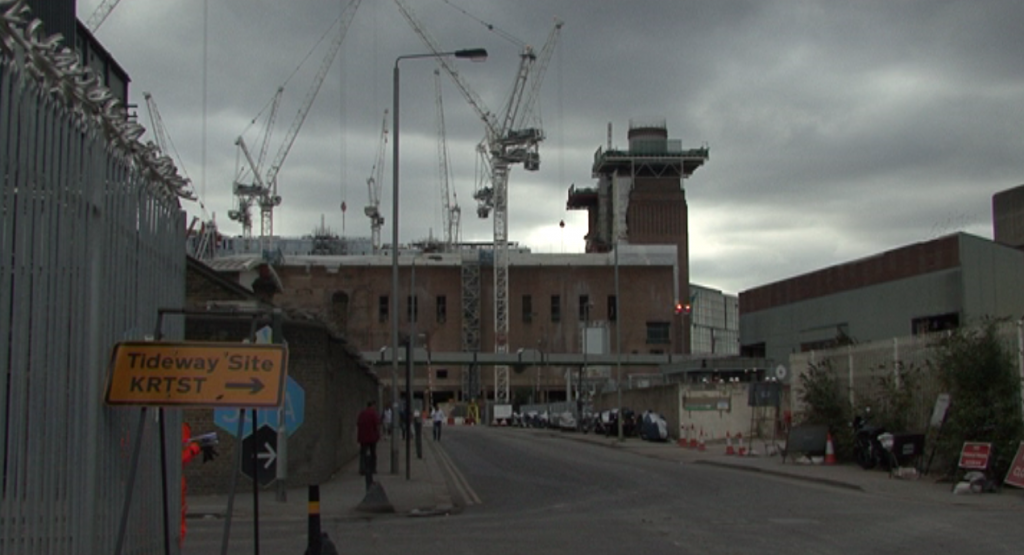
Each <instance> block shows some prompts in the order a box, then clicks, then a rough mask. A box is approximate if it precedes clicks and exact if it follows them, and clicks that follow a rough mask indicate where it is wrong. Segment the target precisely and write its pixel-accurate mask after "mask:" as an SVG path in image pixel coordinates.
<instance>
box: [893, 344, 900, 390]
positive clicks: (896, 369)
mask: <svg viewBox="0 0 1024 555" xmlns="http://www.w3.org/2000/svg"><path fill="white" fill-rule="evenodd" d="M892 377H893V383H895V384H896V390H897V391H898V390H899V389H900V340H899V338H898V337H893V338H892Z"/></svg>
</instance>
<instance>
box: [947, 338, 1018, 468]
mask: <svg viewBox="0 0 1024 555" xmlns="http://www.w3.org/2000/svg"><path fill="white" fill-rule="evenodd" d="M999 323H1000V321H999V320H987V321H985V322H984V323H983V324H982V325H980V326H977V327H971V328H958V329H955V330H952V331H951V332H950V333H949V334H948V335H944V336H943V337H942V338H941V339H940V340H939V342H938V344H937V345H936V351H935V357H934V359H933V360H932V361H931V363H932V365H934V367H935V369H936V370H937V372H938V376H939V380H940V381H941V383H942V385H943V387H944V388H945V389H946V391H947V392H949V395H950V399H951V404H950V408H949V412H948V413H947V415H946V422H945V425H944V426H943V429H942V435H941V436H940V437H939V438H938V443H937V454H938V455H939V456H940V457H942V459H944V460H946V461H949V463H950V467H951V470H952V471H953V472H952V473H953V474H955V472H956V462H957V460H958V459H959V454H960V450H961V448H962V446H963V443H964V442H965V441H984V442H991V443H992V444H993V448H994V453H993V458H992V460H991V461H990V463H989V468H990V470H991V471H992V474H991V476H990V477H991V478H995V479H1001V478H1002V476H1004V475H1005V474H1006V471H1007V469H1008V468H1009V465H1010V462H1011V460H1012V458H1013V455H1014V454H1015V453H1016V450H1017V446H1018V443H1019V442H1020V441H1021V439H1022V438H1024V424H1022V421H1021V406H1020V398H1021V397H1020V379H1019V376H1018V375H1017V373H1016V371H1015V369H1014V362H1013V353H1012V351H1011V350H1010V349H1008V348H1007V347H1006V346H1005V345H1004V344H1003V343H1002V342H1001V341H1000V338H999V334H998V329H999Z"/></svg>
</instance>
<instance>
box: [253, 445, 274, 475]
mask: <svg viewBox="0 0 1024 555" xmlns="http://www.w3.org/2000/svg"><path fill="white" fill-rule="evenodd" d="M263 447H264V448H265V449H266V451H263V452H260V453H257V454H256V458H257V459H266V460H267V462H265V463H263V468H265V469H269V468H270V467H271V466H273V464H274V461H276V460H277V451H275V450H274V446H273V445H271V444H269V443H264V444H263Z"/></svg>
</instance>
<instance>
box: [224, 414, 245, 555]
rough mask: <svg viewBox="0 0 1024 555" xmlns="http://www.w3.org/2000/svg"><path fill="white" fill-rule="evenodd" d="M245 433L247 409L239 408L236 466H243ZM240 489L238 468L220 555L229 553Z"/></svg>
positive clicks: (229, 494)
mask: <svg viewBox="0 0 1024 555" xmlns="http://www.w3.org/2000/svg"><path fill="white" fill-rule="evenodd" d="M244 434H245V409H238V431H237V432H235V450H236V452H235V468H241V467H242V437H243V435H244ZM237 489H238V470H235V471H234V472H232V473H231V490H230V493H228V510H227V514H226V515H224V534H223V535H222V536H221V541H220V555H228V537H229V536H230V535H231V515H232V514H234V507H235V491H236V490H237Z"/></svg>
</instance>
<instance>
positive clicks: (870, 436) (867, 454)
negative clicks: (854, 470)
mask: <svg viewBox="0 0 1024 555" xmlns="http://www.w3.org/2000/svg"><path fill="white" fill-rule="evenodd" d="M886 437H888V441H889V442H890V445H891V438H892V435H891V434H888V433H887V431H886V429H885V428H884V427H882V426H875V425H874V424H872V423H871V408H870V407H868V408H867V409H865V411H864V415H857V416H856V417H855V418H854V419H853V458H854V460H855V461H856V462H857V464H858V465H859V466H860V467H861V468H863V469H864V470H871V469H872V468H875V467H881V468H883V469H889V467H890V456H889V455H890V454H889V450H888V449H886V447H885V446H884V445H883V444H882V441H883V439H885V438H886Z"/></svg>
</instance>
